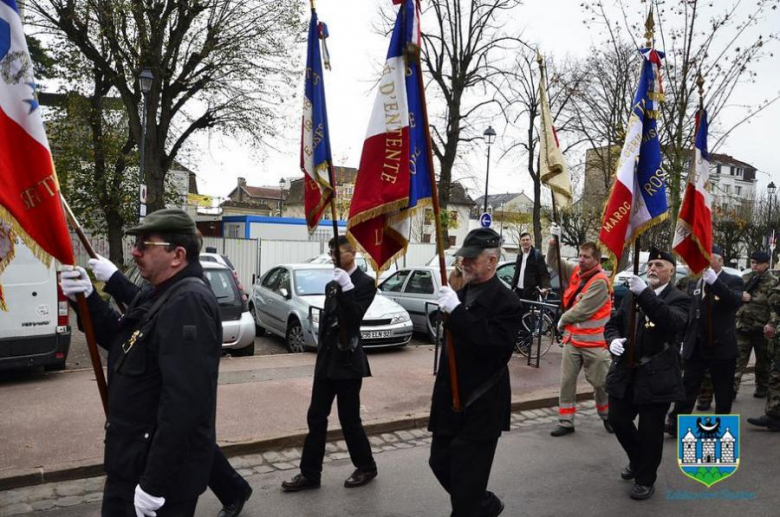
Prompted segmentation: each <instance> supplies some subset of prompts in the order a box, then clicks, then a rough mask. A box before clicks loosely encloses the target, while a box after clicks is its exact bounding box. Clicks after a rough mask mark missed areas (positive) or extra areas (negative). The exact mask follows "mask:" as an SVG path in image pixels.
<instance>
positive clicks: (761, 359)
mask: <svg viewBox="0 0 780 517" xmlns="http://www.w3.org/2000/svg"><path fill="white" fill-rule="evenodd" d="M769 261H770V257H769V253H767V252H766V251H754V252H753V253H752V254H751V255H750V269H751V270H752V271H751V272H750V273H748V274H747V275H745V276H744V277H743V278H744V281H745V290H744V291H743V293H742V301H743V302H744V303H743V304H742V307H740V308H739V310H738V311H737V348H738V349H739V357H738V358H737V371H736V373H735V374H734V397H735V398H736V396H737V392H739V385H740V381H741V380H742V374H743V373H744V372H745V368H746V367H747V364H748V361H749V360H750V354H751V352H753V351H755V354H756V369H755V374H756V391H755V392H754V393H753V396H754V397H756V398H764V397H766V392H767V383H768V382H769V359H768V357H767V349H766V340H767V339H772V338H774V335H775V328H774V327H773V326H772V325H771V324H770V321H769V320H770V319H771V313H772V311H771V308H770V306H769V295H770V294H771V292H772V289H774V287H775V286H776V285H777V279H776V278H775V277H774V275H772V273H771V272H770V271H769Z"/></svg>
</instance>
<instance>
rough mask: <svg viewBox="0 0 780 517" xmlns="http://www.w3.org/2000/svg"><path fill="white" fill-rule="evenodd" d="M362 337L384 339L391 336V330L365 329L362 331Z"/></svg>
mask: <svg viewBox="0 0 780 517" xmlns="http://www.w3.org/2000/svg"><path fill="white" fill-rule="evenodd" d="M360 337H362V338H363V339H382V338H385V337H390V331H389V330H364V331H362V332H361V333H360Z"/></svg>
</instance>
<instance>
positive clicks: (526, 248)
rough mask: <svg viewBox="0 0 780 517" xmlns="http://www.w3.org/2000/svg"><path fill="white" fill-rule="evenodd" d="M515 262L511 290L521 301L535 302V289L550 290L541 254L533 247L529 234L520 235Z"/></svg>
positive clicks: (547, 273)
mask: <svg viewBox="0 0 780 517" xmlns="http://www.w3.org/2000/svg"><path fill="white" fill-rule="evenodd" d="M518 251H519V252H518V254H517V261H516V262H515V274H514V276H513V277H512V289H514V291H515V293H516V294H517V296H518V297H519V298H520V299H521V300H530V301H534V302H535V301H536V300H537V298H536V288H537V287H539V288H540V289H543V290H546V289H549V288H550V272H549V271H548V270H547V264H546V263H545V261H544V257H543V256H542V254H541V253H540V252H539V250H537V249H536V248H534V247H533V245H532V243H531V234H530V233H528V232H523V233H522V234H521V235H520V249H519V250H518Z"/></svg>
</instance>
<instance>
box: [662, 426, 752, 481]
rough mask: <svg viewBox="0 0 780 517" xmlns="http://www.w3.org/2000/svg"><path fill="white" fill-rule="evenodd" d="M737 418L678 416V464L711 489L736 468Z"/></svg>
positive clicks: (737, 462)
mask: <svg viewBox="0 0 780 517" xmlns="http://www.w3.org/2000/svg"><path fill="white" fill-rule="evenodd" d="M739 454H740V450H739V415H678V417H677V464H678V465H679V466H680V470H682V471H683V473H684V474H685V475H686V476H688V477H690V478H692V479H695V480H696V481H698V482H699V483H702V484H704V485H706V486H707V487H711V486H712V485H714V484H715V483H717V482H719V481H723V480H724V479H726V478H727V477H729V476H731V475H732V474H734V472H735V471H736V470H737V468H739V459H740V458H739Z"/></svg>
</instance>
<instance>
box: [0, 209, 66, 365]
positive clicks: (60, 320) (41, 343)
mask: <svg viewBox="0 0 780 517" xmlns="http://www.w3.org/2000/svg"><path fill="white" fill-rule="evenodd" d="M0 223H2V221H0ZM6 242H8V241H6ZM13 249H14V255H15V256H14V258H13V259H12V260H11V261H10V262H9V263H8V264H7V265H6V267H5V271H3V274H2V276H0V284H2V293H0V294H2V299H3V300H5V304H6V308H7V310H2V309H0V370H12V369H17V368H19V369H22V368H31V367H40V366H43V367H44V368H45V369H46V370H64V369H65V361H66V360H67V358H68V350H69V349H70V338H71V328H70V324H69V322H68V299H67V298H65V295H63V294H62V290H61V289H60V285H59V282H58V267H57V265H56V264H55V263H54V261H52V263H51V264H50V265H49V266H48V267H47V266H45V265H44V264H43V263H42V262H41V261H40V260H38V259H37V258H36V257H35V255H33V253H32V251H31V250H30V249H29V248H28V247H27V246H25V245H24V242H22V240H21V239H20V238H18V237H17V238H16V239H15V241H14V243H13ZM0 251H4V252H5V253H7V252H8V251H10V250H9V249H8V248H6V249H4V250H0ZM5 253H4V254H3V255H5Z"/></svg>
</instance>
